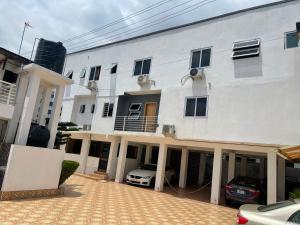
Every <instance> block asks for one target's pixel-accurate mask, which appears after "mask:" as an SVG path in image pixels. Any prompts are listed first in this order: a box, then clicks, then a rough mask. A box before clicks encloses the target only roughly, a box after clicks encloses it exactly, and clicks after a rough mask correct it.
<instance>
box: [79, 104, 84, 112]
mask: <svg viewBox="0 0 300 225" xmlns="http://www.w3.org/2000/svg"><path fill="white" fill-rule="evenodd" d="M84 111H85V105H81V106H80V109H79V112H80V113H84Z"/></svg>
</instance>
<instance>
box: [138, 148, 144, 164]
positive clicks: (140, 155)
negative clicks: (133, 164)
mask: <svg viewBox="0 0 300 225" xmlns="http://www.w3.org/2000/svg"><path fill="white" fill-rule="evenodd" d="M143 147H144V146H143V145H139V147H138V152H137V161H138V163H139V164H141V160H142V152H143Z"/></svg>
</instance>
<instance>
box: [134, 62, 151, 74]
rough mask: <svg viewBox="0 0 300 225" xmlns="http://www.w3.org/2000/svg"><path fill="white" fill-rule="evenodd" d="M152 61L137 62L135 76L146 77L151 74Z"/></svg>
mask: <svg viewBox="0 0 300 225" xmlns="http://www.w3.org/2000/svg"><path fill="white" fill-rule="evenodd" d="M150 66H151V59H142V60H137V61H135V64H134V72H133V75H134V76H138V75H144V74H149V73H150Z"/></svg>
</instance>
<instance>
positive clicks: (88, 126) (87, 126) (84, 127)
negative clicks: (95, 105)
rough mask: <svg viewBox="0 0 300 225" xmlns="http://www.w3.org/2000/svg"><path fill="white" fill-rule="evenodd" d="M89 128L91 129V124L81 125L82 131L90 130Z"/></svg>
mask: <svg viewBox="0 0 300 225" xmlns="http://www.w3.org/2000/svg"><path fill="white" fill-rule="evenodd" d="M91 128H92V125H91V124H83V126H82V130H86V131H87V130H91Z"/></svg>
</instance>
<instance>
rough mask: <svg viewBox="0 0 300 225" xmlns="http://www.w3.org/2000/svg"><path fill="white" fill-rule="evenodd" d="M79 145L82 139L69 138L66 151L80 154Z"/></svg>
mask: <svg viewBox="0 0 300 225" xmlns="http://www.w3.org/2000/svg"><path fill="white" fill-rule="evenodd" d="M81 145H82V140H80V139H71V138H70V139H69V140H68V142H67V146H66V153H71V154H78V155H80V152H81Z"/></svg>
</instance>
